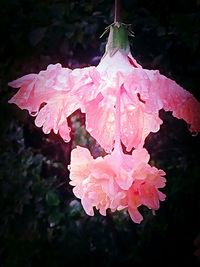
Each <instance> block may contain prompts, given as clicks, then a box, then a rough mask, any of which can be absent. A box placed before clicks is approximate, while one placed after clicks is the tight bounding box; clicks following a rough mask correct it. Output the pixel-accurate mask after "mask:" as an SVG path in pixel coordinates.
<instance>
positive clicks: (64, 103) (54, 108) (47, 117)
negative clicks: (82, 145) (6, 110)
mask: <svg viewBox="0 0 200 267" xmlns="http://www.w3.org/2000/svg"><path fill="white" fill-rule="evenodd" d="M78 108H79V103H78V101H77V100H76V99H75V98H73V97H72V96H69V95H67V94H66V93H62V94H61V93H60V95H59V96H57V97H54V98H52V99H51V100H49V101H48V102H47V103H46V105H45V106H44V107H42V108H41V109H40V111H39V113H38V115H37V117H36V119H35V125H36V126H37V127H42V129H43V132H44V133H45V134H48V133H50V131H51V130H53V131H54V133H55V134H57V133H58V132H59V134H60V136H61V137H62V138H63V140H64V141H66V142H69V141H70V135H69V133H70V130H71V129H70V128H69V127H68V123H67V117H68V116H70V115H71V114H72V113H73V112H74V111H75V110H77V109H78Z"/></svg>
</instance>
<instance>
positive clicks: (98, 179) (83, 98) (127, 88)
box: [9, 22, 200, 222]
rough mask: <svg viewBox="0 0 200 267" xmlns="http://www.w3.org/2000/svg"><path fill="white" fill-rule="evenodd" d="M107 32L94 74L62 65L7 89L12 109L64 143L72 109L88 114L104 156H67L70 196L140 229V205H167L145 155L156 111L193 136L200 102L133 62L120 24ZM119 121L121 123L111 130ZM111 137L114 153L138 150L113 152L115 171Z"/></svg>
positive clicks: (198, 127) (199, 122)
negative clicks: (117, 213) (123, 216)
mask: <svg viewBox="0 0 200 267" xmlns="http://www.w3.org/2000/svg"><path fill="white" fill-rule="evenodd" d="M109 29H110V34H109V38H108V43H107V46H106V52H105V55H104V56H103V58H102V59H101V61H100V63H99V64H98V66H97V67H87V68H79V69H74V70H71V69H69V68H63V67H62V66H61V65H60V64H56V65H49V66H48V67H47V70H45V71H41V72H40V73H39V74H29V75H26V76H24V77H22V78H19V79H17V80H15V81H13V82H11V83H9V85H10V86H12V87H14V88H20V89H19V91H18V92H17V94H15V95H14V96H13V97H12V98H11V99H10V101H9V103H14V104H16V105H17V106H19V107H20V108H21V109H26V110H28V111H29V113H30V115H32V116H35V117H36V118H35V124H36V126H38V127H42V129H43V131H44V133H46V134H48V133H50V131H51V130H53V131H54V133H56V134H57V133H59V134H60V136H61V137H62V138H63V139H64V140H65V141H66V142H68V141H70V128H69V126H68V123H67V118H68V117H69V116H70V115H71V114H72V113H73V112H74V111H76V110H77V109H80V110H81V112H83V113H85V114H86V129H87V131H88V132H89V133H90V134H91V136H93V137H94V138H95V139H96V141H97V142H98V143H99V144H100V146H101V147H102V148H104V149H105V151H106V152H108V153H109V155H107V156H105V157H104V158H101V157H100V158H98V159H93V158H92V156H91V155H90V153H89V151H88V150H86V149H85V148H80V147H78V148H77V149H75V151H72V161H71V166H70V168H71V174H70V178H71V180H72V181H71V184H72V185H73V186H75V187H74V193H75V195H76V196H77V197H79V198H81V200H82V203H83V206H84V208H85V210H86V212H87V213H88V214H90V215H92V214H93V211H92V207H96V208H97V209H99V210H100V212H101V213H102V214H105V211H106V209H108V208H109V209H111V210H112V211H114V210H116V209H121V208H125V207H126V208H128V211H129V213H130V215H131V217H132V219H133V220H134V221H135V222H139V221H141V218H142V217H141V215H140V214H139V212H138V211H137V208H138V207H139V206H140V205H146V206H147V207H149V208H151V209H154V210H156V209H157V208H158V207H159V200H163V199H164V196H163V195H162V194H161V193H160V192H159V191H158V189H159V188H162V187H163V186H164V180H163V179H164V178H163V175H164V172H163V171H161V170H158V169H156V168H155V167H151V166H150V165H149V164H148V160H147V158H148V157H147V156H148V153H147V152H144V151H145V150H144V149H143V148H142V147H143V146H144V142H145V139H146V137H147V136H148V135H149V133H150V132H157V131H158V130H159V129H160V125H161V124H162V120H161V119H160V118H159V110H161V109H164V110H165V111H171V112H172V115H173V116H175V117H176V118H178V119H183V120H185V121H186V122H187V123H188V124H189V126H190V131H191V132H193V133H197V132H199V131H200V103H199V102H198V101H197V100H196V99H195V98H194V96H193V95H192V94H191V93H189V92H188V91H186V90H185V89H183V88H182V87H181V86H179V85H178V84H177V83H176V82H175V81H173V80H171V79H169V78H167V77H165V76H163V75H161V74H160V73H159V71H157V70H146V69H143V68H142V66H140V65H139V64H138V63H137V62H136V60H135V59H134V58H133V57H132V55H131V53H130V49H129V43H128V34H127V32H128V31H127V28H126V27H125V26H124V25H123V24H121V23H118V22H116V23H114V24H113V25H111V26H110V28H109ZM117 95H118V99H120V109H118V111H117V109H116V106H117V105H116V103H117ZM118 118H120V124H118V126H116V125H117V124H116V120H117V119H118ZM116 132H117V133H118V137H117V140H118V141H117V143H118V145H117V146H118V147H119V144H120V145H121V142H122V143H123V145H124V146H125V148H126V151H131V150H132V149H133V148H134V149H135V150H134V151H133V152H132V155H125V154H124V153H122V152H120V153H118V156H117V157H118V161H120V164H119V167H118V168H114V167H113V165H112V163H111V161H115V160H116V153H115V150H116V149H114V148H115V147H116ZM141 151H143V152H141ZM145 153H146V156H145ZM137 155H140V156H137ZM141 155H143V156H141ZM79 161H80V162H79ZM136 161H138V162H140V163H141V166H143V167H141V166H140V165H137V164H136ZM129 163H130V164H129ZM130 165H131V166H130ZM100 166H101V168H100ZM135 166H137V167H135ZM97 170H98V171H97ZM100 171H102V173H100ZM142 174H143V176H141V175H142ZM104 176H105V177H107V178H103V177H104ZM108 177H109V179H108ZM138 177H139V178H138ZM125 185H126V186H125ZM112 190H113V191H112ZM134 214H135V215H134Z"/></svg>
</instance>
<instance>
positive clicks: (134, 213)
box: [128, 207, 143, 223]
mask: <svg viewBox="0 0 200 267" xmlns="http://www.w3.org/2000/svg"><path fill="white" fill-rule="evenodd" d="M128 213H129V215H130V217H131V219H132V220H133V221H134V222H135V223H141V221H142V220H143V216H142V215H141V214H140V212H139V211H138V209H137V208H132V207H128Z"/></svg>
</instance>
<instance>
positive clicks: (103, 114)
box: [85, 94, 115, 152]
mask: <svg viewBox="0 0 200 267" xmlns="http://www.w3.org/2000/svg"><path fill="white" fill-rule="evenodd" d="M85 112H86V129H87V131H88V132H89V133H90V134H91V135H92V136H93V137H94V138H95V139H96V140H97V142H98V143H99V144H100V145H101V147H103V148H104V149H105V150H106V151H107V152H110V151H112V148H113V143H114V131H115V110H114V103H112V100H110V99H109V98H108V99H106V98H103V96H102V95H101V94H99V95H98V96H97V98H96V99H95V100H92V101H90V102H88V103H87V104H86V107H85Z"/></svg>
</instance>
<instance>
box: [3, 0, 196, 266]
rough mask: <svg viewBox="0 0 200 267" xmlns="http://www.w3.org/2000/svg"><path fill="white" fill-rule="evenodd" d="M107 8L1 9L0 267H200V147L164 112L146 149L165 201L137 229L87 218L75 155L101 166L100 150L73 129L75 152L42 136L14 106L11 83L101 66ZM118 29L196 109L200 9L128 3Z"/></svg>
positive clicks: (177, 3)
mask: <svg viewBox="0 0 200 267" xmlns="http://www.w3.org/2000/svg"><path fill="white" fill-rule="evenodd" d="M113 2H114V1H111V0H108V1H105V0H96V1H89V0H88V1H86V0H80V1H67V0H65V1H64V0H54V1H53V0H43V1H42V0H40V1H39V0H1V1H0V3H1V9H0V34H1V37H2V40H1V42H0V57H1V64H0V92H1V99H0V127H1V131H0V138H1V146H0V212H1V217H0V240H1V242H0V266H1V267H18V266H20V267H22V266H24V267H29V266H30V267H34V266H46V265H47V266H50V267H51V266H52V267H54V266H58V267H61V266H63V267H64V266H68V265H70V264H71V265H72V264H73V266H76V265H78V264H79V263H81V264H82V265H83V266H84V265H85V264H87V265H88V266H105V267H106V266H114V265H116V266H118V265H121V266H133V265H135V266H137V267H140V266H144V265H150V266H151V265H153V264H154V266H158V265H162V266H167V267H172V266H176V267H178V266H191V267H193V266H199V261H198V259H197V257H196V256H195V255H194V252H195V249H197V248H196V247H195V244H197V243H198V242H196V243H194V244H193V241H194V240H195V239H196V237H197V236H198V234H199V232H200V219H199V218H200V216H199V215H200V214H199V213H200V198H199V196H200V177H199V176H200V164H199V158H200V152H199V149H198V144H199V136H197V137H191V136H190V133H189V132H188V131H187V126H186V124H185V123H184V122H182V121H179V120H177V119H174V118H172V117H171V114H169V113H164V112H161V116H162V119H163V120H164V124H163V125H162V127H161V131H160V132H158V133H156V134H152V135H150V136H149V137H148V139H147V141H146V144H145V145H146V147H147V148H148V149H149V151H150V153H151V158H152V161H151V163H152V164H155V165H156V166H158V167H160V168H163V169H164V170H165V171H166V172H167V187H166V189H165V193H166V194H167V200H166V201H165V202H164V203H162V204H161V208H160V210H159V211H158V212H157V214H156V216H153V215H152V214H151V212H150V211H148V210H146V209H143V210H142V212H143V214H144V215H145V220H144V221H143V223H142V224H141V225H135V224H134V223H133V222H132V221H131V220H130V218H129V216H127V214H126V212H116V213H114V214H110V213H109V214H108V216H106V217H102V216H100V215H98V214H97V215H96V216H95V217H91V218H90V217H88V216H87V215H86V214H85V213H84V211H83V209H82V207H81V205H80V202H79V201H78V200H76V199H75V198H74V196H73V194H72V188H71V187H70V186H69V185H68V182H69V179H68V175H69V173H68V170H67V165H68V164H69V162H70V151H71V148H72V147H74V146H75V145H77V144H79V145H86V146H88V147H89V148H90V150H91V151H92V152H93V154H94V155H95V156H97V155H98V152H99V150H100V148H99V147H98V146H96V145H95V144H94V140H93V139H92V138H91V137H89V135H88V134H87V133H86V131H85V130H84V127H83V124H84V116H83V115H81V114H79V113H74V114H73V116H72V117H71V124H72V128H73V129H75V128H76V133H74V132H73V131H72V143H69V144H65V143H64V142H63V141H62V140H61V138H59V137H58V136H56V135H54V134H52V133H51V134H50V135H47V136H46V135H44V134H42V132H41V129H37V128H36V127H35V126H34V123H33V120H32V119H30V117H29V116H28V115H27V113H26V111H20V110H18V109H17V108H16V107H14V106H12V105H8V104H7V101H8V99H9V98H10V97H11V95H13V89H10V88H8V86H7V83H8V81H11V80H13V79H15V78H16V77H19V76H22V75H24V74H27V73H30V72H38V71H40V70H41V69H45V68H46V66H47V65H48V64H50V63H57V62H60V63H62V65H63V66H65V67H66V66H68V67H72V68H74V67H77V66H87V65H90V64H97V63H98V61H99V59H100V56H101V55H102V54H103V51H104V46H105V42H106V38H105V37H104V38H102V39H99V36H100V35H101V33H102V32H103V31H104V28H105V27H106V26H107V25H109V24H110V23H112V20H113ZM122 2H123V3H122V7H123V10H122V17H123V21H124V22H125V23H131V24H132V25H133V31H134V32H135V38H133V39H131V44H132V47H131V49H132V52H133V55H134V56H135V58H136V59H137V60H138V61H139V62H140V63H141V64H142V65H143V66H144V67H146V68H151V69H159V70H160V71H161V73H163V74H164V75H166V76H168V77H171V78H173V79H175V80H176V81H177V82H178V83H179V84H181V85H182V86H183V87H185V88H187V89H188V90H190V91H191V92H192V93H193V94H194V95H195V96H196V97H197V98H198V99H199V100H200V94H199V88H200V75H199V74H200V34H199V32H200V1H198V0H197V1H192V0H185V1H181V0H174V1H164V0H160V1H156V0H149V1H145V0H133V1H129V0H124V1H122Z"/></svg>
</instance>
